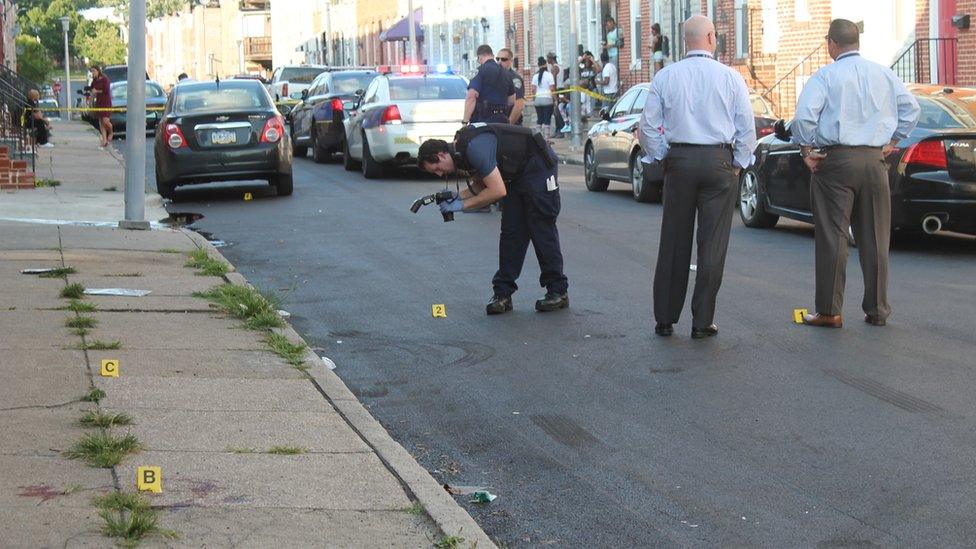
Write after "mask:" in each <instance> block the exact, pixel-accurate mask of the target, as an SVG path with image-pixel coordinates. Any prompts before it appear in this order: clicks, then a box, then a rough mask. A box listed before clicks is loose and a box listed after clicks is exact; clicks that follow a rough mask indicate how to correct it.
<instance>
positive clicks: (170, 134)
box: [163, 124, 188, 149]
mask: <svg viewBox="0 0 976 549" xmlns="http://www.w3.org/2000/svg"><path fill="white" fill-rule="evenodd" d="M163 140H164V141H166V144H167V145H169V148H171V149H182V148H184V147H187V146H188V145H187V144H186V138H185V137H183V130H181V129H180V127H179V126H177V125H176V124H166V126H165V127H164V128H163Z"/></svg>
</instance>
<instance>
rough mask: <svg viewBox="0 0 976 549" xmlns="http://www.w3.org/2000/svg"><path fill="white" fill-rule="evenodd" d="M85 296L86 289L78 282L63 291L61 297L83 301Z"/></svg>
mask: <svg viewBox="0 0 976 549" xmlns="http://www.w3.org/2000/svg"><path fill="white" fill-rule="evenodd" d="M84 295H85V287H84V286H82V285H81V284H78V283H77V282H76V283H74V284H68V285H67V286H65V287H64V288H62V289H61V297H63V298H66V299H81V298H82V296H84Z"/></svg>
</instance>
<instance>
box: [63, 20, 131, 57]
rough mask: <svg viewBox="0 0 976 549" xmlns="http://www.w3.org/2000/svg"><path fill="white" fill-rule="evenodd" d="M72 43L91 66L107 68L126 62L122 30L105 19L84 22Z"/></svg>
mask: <svg viewBox="0 0 976 549" xmlns="http://www.w3.org/2000/svg"><path fill="white" fill-rule="evenodd" d="M72 43H73V44H74V47H75V49H76V50H77V51H78V53H79V55H81V56H83V57H85V58H86V59H88V61H89V63H90V64H96V65H99V66H105V65H119V64H124V63H125V62H126V51H125V44H124V43H123V42H122V33H121V28H119V26H118V25H116V24H115V23H111V22H109V21H106V20H104V19H102V20H98V21H88V20H84V21H82V22H81V24H80V25H79V27H78V30H77V31H76V32H75V37H74V40H73V41H72Z"/></svg>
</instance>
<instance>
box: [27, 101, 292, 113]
mask: <svg viewBox="0 0 976 549" xmlns="http://www.w3.org/2000/svg"><path fill="white" fill-rule="evenodd" d="M297 103H301V101H297V100H289V101H278V102H276V103H275V106H276V107H277V106H281V105H286V106H288V105H295V104H297ZM164 108H165V107H163V106H158V107H149V106H147V107H146V111H161V110H163V109H164ZM34 110H36V111H41V112H48V111H50V112H61V111H65V110H67V111H68V112H125V111H127V110H128V109H127V108H126V107H35V108H34Z"/></svg>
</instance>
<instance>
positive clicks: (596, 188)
mask: <svg viewBox="0 0 976 549" xmlns="http://www.w3.org/2000/svg"><path fill="white" fill-rule="evenodd" d="M583 174H584V178H585V179H586V188H587V189H588V190H591V191H593V192H595V193H600V192H603V191H605V190H607V187H609V186H610V180H609V179H607V178H605V177H597V176H596V155H595V153H594V152H593V144H592V143H587V144H586V148H585V149H583Z"/></svg>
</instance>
